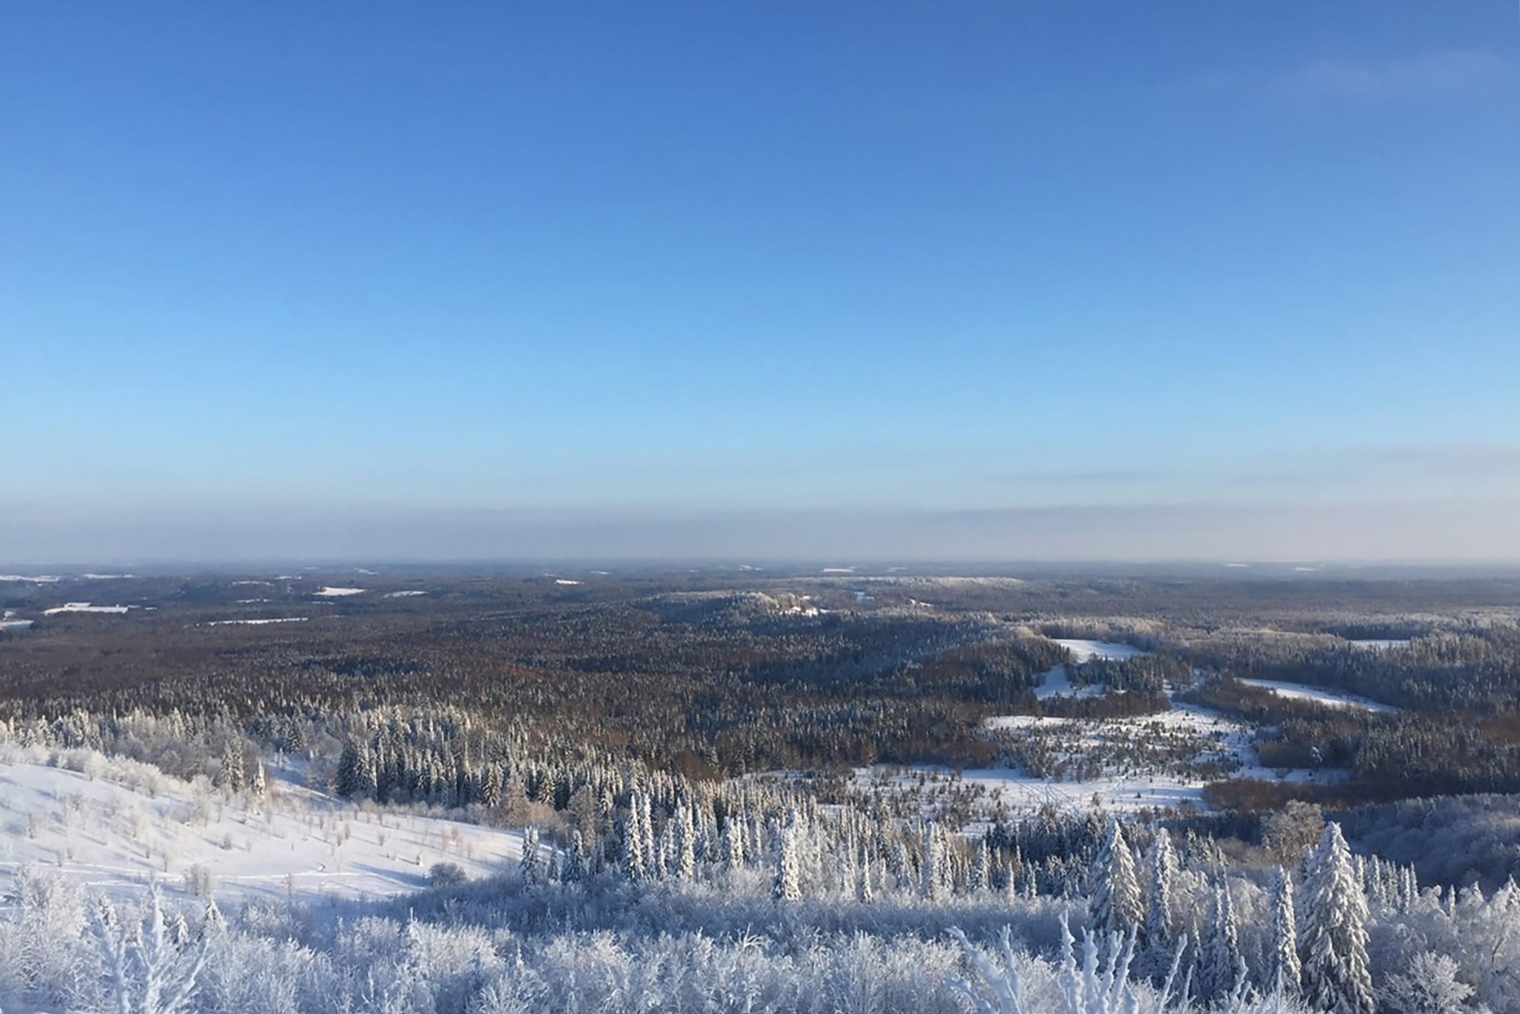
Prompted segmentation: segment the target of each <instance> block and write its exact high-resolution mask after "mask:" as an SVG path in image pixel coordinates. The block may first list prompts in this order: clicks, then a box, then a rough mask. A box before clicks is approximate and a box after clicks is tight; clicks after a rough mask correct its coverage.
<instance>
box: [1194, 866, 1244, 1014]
mask: <svg viewBox="0 0 1520 1014" xmlns="http://www.w3.org/2000/svg"><path fill="white" fill-rule="evenodd" d="M1213 914H1214V919H1213V925H1212V926H1210V927H1209V935H1208V938H1207V939H1206V941H1205V942H1204V949H1203V967H1202V968H1201V969H1200V981H1199V991H1200V993H1201V994H1202V996H1203V998H1204V999H1205V1000H1217V999H1219V998H1220V997H1223V996H1226V995H1228V994H1229V993H1230V992H1231V991H1232V990H1233V989H1234V988H1235V984H1236V981H1237V980H1238V979H1239V977H1240V967H1241V959H1240V927H1239V926H1238V925H1237V924H1236V921H1235V905H1234V903H1233V902H1232V901H1231V900H1230V887H1229V883H1228V882H1227V881H1225V879H1224V877H1223V876H1221V877H1220V883H1219V886H1218V887H1216V888H1214V913H1213Z"/></svg>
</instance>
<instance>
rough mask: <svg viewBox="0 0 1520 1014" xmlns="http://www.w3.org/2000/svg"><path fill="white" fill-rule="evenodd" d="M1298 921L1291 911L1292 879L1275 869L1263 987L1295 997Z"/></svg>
mask: <svg viewBox="0 0 1520 1014" xmlns="http://www.w3.org/2000/svg"><path fill="white" fill-rule="evenodd" d="M1297 926H1298V922H1297V918H1296V915H1295V913H1294V910H1293V880H1292V878H1291V877H1289V876H1288V871H1287V870H1285V869H1283V868H1282V867H1281V866H1279V867H1277V870H1276V872H1275V873H1274V874H1273V876H1272V942H1271V946H1270V950H1269V951H1268V952H1267V968H1266V975H1265V976H1264V980H1265V985H1266V988H1267V989H1269V990H1271V991H1272V992H1274V993H1281V994H1283V995H1285V996H1297V995H1298V990H1299V986H1300V984H1301V982H1302V974H1301V971H1300V968H1299V963H1298V929H1297Z"/></svg>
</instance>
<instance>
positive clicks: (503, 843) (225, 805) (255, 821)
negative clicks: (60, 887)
mask: <svg viewBox="0 0 1520 1014" xmlns="http://www.w3.org/2000/svg"><path fill="white" fill-rule="evenodd" d="M49 760H51V761H54V762H57V763H61V764H62V765H64V766H53V765H50V764H49V763H48V761H49ZM70 768H73V769H74V770H71V769H70ZM521 854H522V835H521V833H520V832H515V831H504V830H500V829H495V828H488V827H481V826H477V825H473V824H464V823H460V822H457V821H452V820H445V819H440V818H435V817H426V816H413V815H409V814H403V813H398V812H395V811H383V812H382V811H379V810H376V809H374V808H373V807H368V808H360V807H357V806H354V805H351V804H349V803H347V802H345V801H343V800H337V799H333V798H330V797H328V796H325V795H323V794H321V793H318V792H314V791H312V790H310V789H306V788H303V787H301V786H298V785H295V784H292V783H291V782H289V781H282V780H280V779H278V778H271V781H270V790H269V793H268V795H267V796H266V797H265V798H264V799H263V800H254V799H252V798H248V797H243V796H227V795H224V794H223V793H222V792H220V791H219V790H216V789H213V788H211V787H210V786H209V785H206V784H205V783H204V782H202V783H199V784H187V783H185V782H181V781H178V780H176V779H172V778H169V777H167V776H165V775H163V774H162V773H161V772H158V771H157V769H154V768H150V767H148V766H147V765H140V764H135V763H133V762H131V761H120V760H110V759H107V758H105V757H103V756H101V755H100V754H95V753H90V752H87V751H68V752H66V753H57V752H54V753H52V754H51V755H49V754H47V753H44V752H41V751H21V750H17V749H14V748H7V749H6V750H5V752H4V753H3V754H0V883H4V882H8V881H9V879H10V877H11V876H12V875H13V874H14V872H15V870H16V869H17V868H18V867H20V866H22V865H23V864H27V863H33V864H38V865H40V866H45V867H48V868H50V869H53V870H55V871H57V872H59V873H61V874H63V875H65V876H67V877H69V878H71V879H75V880H78V881H80V882H82V883H85V884H87V885H89V886H91V887H94V888H99V889H102V890H105V891H108V892H113V893H136V892H140V890H141V888H142V887H143V886H144V885H146V884H148V883H149V882H150V881H156V882H157V883H159V884H160V885H162V886H163V887H165V888H166V889H168V890H170V891H178V892H192V893H204V892H205V891H206V890H207V889H208V888H209V889H210V890H211V891H213V892H214V893H215V895H216V897H217V898H227V897H235V896H244V897H246V896H254V895H273V896H280V897H285V896H306V897H319V896H333V897H342V898H361V897H375V896H382V895H393V894H399V893H404V892H408V891H414V890H416V889H418V888H419V887H421V886H423V884H424V882H425V881H426V878H427V874H428V871H429V869H430V868H431V867H432V866H433V865H434V864H435V863H441V862H450V863H455V864H457V865H458V866H459V867H460V868H462V869H463V870H464V871H465V872H466V873H467V874H469V875H470V876H486V875H490V874H493V873H496V872H499V871H500V870H501V869H503V868H505V867H506V866H507V865H508V864H509V863H511V862H515V861H516V860H517V859H518V858H519V857H520V856H521Z"/></svg>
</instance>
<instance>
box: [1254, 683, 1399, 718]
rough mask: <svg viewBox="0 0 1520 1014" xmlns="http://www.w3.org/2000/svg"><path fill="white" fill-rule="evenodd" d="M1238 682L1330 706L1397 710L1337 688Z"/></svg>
mask: <svg viewBox="0 0 1520 1014" xmlns="http://www.w3.org/2000/svg"><path fill="white" fill-rule="evenodd" d="M1240 682H1242V683H1246V684H1249V685H1250V686H1253V687H1261V688H1262V689H1263V690H1270V691H1272V692H1273V693H1274V694H1277V695H1279V696H1281V697H1287V698H1291V699H1292V700H1297V701H1313V702H1314V703H1315V704H1326V705H1329V706H1330V707H1332V708H1360V709H1362V710H1363V711H1379V712H1394V711H1398V710H1399V709H1398V708H1396V707H1394V706H1393V705H1392V704H1381V703H1379V702H1377V701H1373V700H1368V699H1367V698H1366V697H1358V696H1357V695H1356V694H1347V693H1342V692H1340V691H1338V690H1321V689H1319V688H1318V687H1309V686H1304V685H1303V684H1302V683H1286V682H1283V681H1281V680H1253V679H1243V680H1241V681H1240Z"/></svg>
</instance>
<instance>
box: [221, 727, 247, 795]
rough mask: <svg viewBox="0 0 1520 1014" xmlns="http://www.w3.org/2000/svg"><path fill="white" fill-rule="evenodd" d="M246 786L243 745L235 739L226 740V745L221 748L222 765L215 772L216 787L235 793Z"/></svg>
mask: <svg viewBox="0 0 1520 1014" xmlns="http://www.w3.org/2000/svg"><path fill="white" fill-rule="evenodd" d="M246 784H247V774H246V772H245V771H244V769H243V744H242V743H240V742H238V741H237V740H236V739H228V740H227V745H226V746H224V747H223V748H222V764H221V767H219V768H217V771H216V785H217V786H218V787H219V788H223V789H231V790H232V791H233V792H237V791H239V790H241V789H242V788H243V786H244V785H246Z"/></svg>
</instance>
